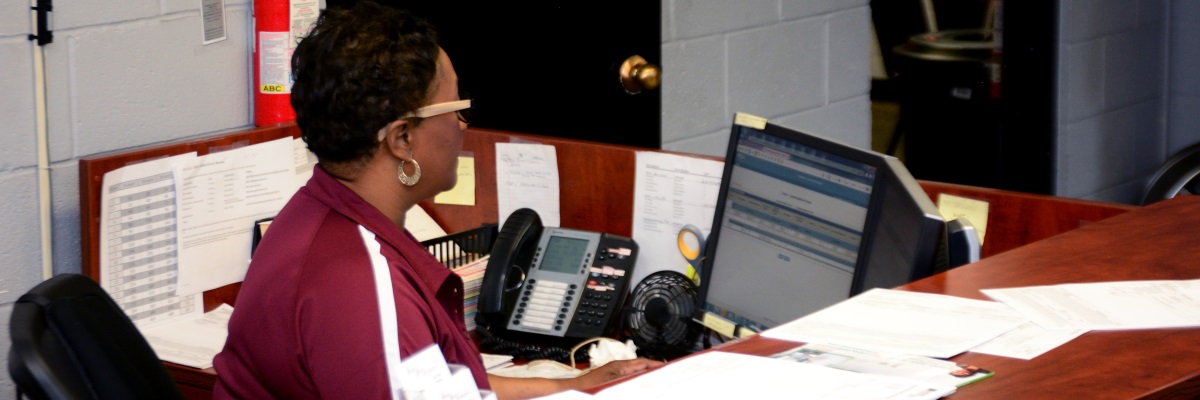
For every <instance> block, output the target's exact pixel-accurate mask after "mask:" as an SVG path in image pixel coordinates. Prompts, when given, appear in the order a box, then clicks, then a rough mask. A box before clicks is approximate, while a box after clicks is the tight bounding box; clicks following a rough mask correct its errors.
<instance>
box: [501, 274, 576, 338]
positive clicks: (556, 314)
mask: <svg viewBox="0 0 1200 400" xmlns="http://www.w3.org/2000/svg"><path fill="white" fill-rule="evenodd" d="M577 290H578V286H577V285H575V284H566V283H562V282H553V281H547V280H544V279H543V280H540V281H538V280H534V279H530V280H528V281H527V282H525V291H524V292H523V293H521V302H520V303H519V304H517V306H518V308H517V310H516V311H517V312H516V313H514V315H513V321H512V323H513V325H524V326H526V327H530V328H537V329H542V330H547V331H555V332H562V331H563V330H564V329H566V323H567V322H568V321H567V319H566V318H567V312H569V311H570V309H571V303H572V302H573V301H574V300H575V298H576V297H577V294H576V291H577Z"/></svg>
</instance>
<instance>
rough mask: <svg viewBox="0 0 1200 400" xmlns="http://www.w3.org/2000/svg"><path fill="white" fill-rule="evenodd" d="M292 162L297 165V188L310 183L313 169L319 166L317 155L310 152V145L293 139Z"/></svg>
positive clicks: (298, 139) (299, 139)
mask: <svg viewBox="0 0 1200 400" xmlns="http://www.w3.org/2000/svg"><path fill="white" fill-rule="evenodd" d="M292 157H293V160H292V162H293V163H295V165H296V187H297V188H299V187H301V186H304V184H306V183H308V180H309V179H311V178H312V174H313V168H314V167H316V165H317V155H316V154H313V152H311V151H308V144H307V143H305V142H304V139H301V138H295V139H292Z"/></svg>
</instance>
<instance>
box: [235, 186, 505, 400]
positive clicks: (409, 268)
mask: <svg viewBox="0 0 1200 400" xmlns="http://www.w3.org/2000/svg"><path fill="white" fill-rule="evenodd" d="M360 226H361V227H362V228H365V230H366V231H369V233H364V232H361V231H360ZM370 234H374V237H375V239H374V241H375V242H377V243H378V248H379V250H378V251H377V253H376V254H371V253H370V252H369V251H368V247H367V245H366V242H365V240H368V239H365V238H366V237H369V236H370ZM372 247H374V246H372ZM379 255H382V258H379V257H378V256H379ZM372 256H375V258H376V259H378V260H386V270H387V275H388V276H389V277H390V281H391V282H390V286H391V291H392V294H393V298H394V303H395V310H396V311H395V320H396V325H397V326H396V327H395V329H396V331H397V332H398V342H399V347H400V355H401V359H404V358H407V357H408V356H409V355H410V354H412V353H414V352H416V351H419V350H421V349H423V348H425V347H426V346H428V345H430V344H434V343H436V344H438V345H439V346H440V347H441V350H442V353H443V355H444V357H445V359H446V362H448V363H455V364H462V365H466V366H467V367H469V368H470V369H471V372H472V373H473V375H474V377H475V382H476V384H477V385H478V386H479V387H480V388H481V389H484V388H488V387H489V386H488V381H487V374H486V370H485V369H484V367H483V361H482V359H481V358H480V355H479V350H478V349H477V348H476V347H475V345H474V343H473V342H472V341H471V339H470V337H469V336H468V335H467V332H466V328H465V326H464V323H463V316H462V313H463V294H462V287H463V285H462V280H461V279H459V277H458V276H457V275H455V274H454V273H453V272H451V271H450V270H449V269H447V268H446V267H445V266H443V265H442V264H441V263H439V262H438V261H437V260H436V259H435V258H433V256H432V255H430V254H429V252H428V251H426V249H425V248H424V247H423V246H421V244H420V243H418V242H417V240H416V239H415V238H413V236H412V235H411V234H409V233H408V232H407V231H405V230H402V229H400V228H399V227H397V226H396V225H395V224H393V223H392V222H391V220H389V219H388V218H387V217H385V216H384V215H383V214H382V213H381V212H379V210H377V209H375V208H374V207H373V206H371V205H370V204H368V203H367V202H366V201H365V200H363V199H362V198H361V197H359V196H358V195H357V194H355V193H354V192H353V191H351V190H350V189H349V188H347V187H346V186H345V185H343V184H342V183H341V182H338V181H337V180H336V179H334V178H333V177H331V176H329V174H328V173H326V172H325V171H324V170H322V169H321V168H319V167H318V168H316V169H315V170H314V171H313V177H312V179H311V180H309V181H308V183H307V184H306V185H305V186H304V187H303V188H301V189H300V190H299V191H298V192H296V194H295V195H294V196H293V197H292V199H291V200H290V201H288V203H287V205H286V206H284V208H283V210H282V211H280V212H279V214H278V216H277V217H276V218H275V220H274V221H273V222H272V223H271V227H270V228H269V229H268V233H267V234H266V235H265V236H264V237H263V239H262V241H261V242H260V243H259V247H258V249H257V250H256V252H255V254H254V259H253V261H252V262H251V263H250V268H249V270H248V272H247V273H246V279H245V281H244V282H243V283H242V288H241V291H240V292H239V294H238V299H237V304H236V306H235V307H234V312H233V317H232V319H231V320H230V321H229V338H228V339H227V340H226V342H225V349H224V350H223V351H222V352H221V353H220V354H219V355H217V357H216V359H215V360H214V367H215V368H216V370H217V384H216V387H215V397H216V398H218V399H223V398H240V399H268V398H286V399H317V398H324V399H331V398H347V399H383V398H391V395H390V386H389V375H388V366H387V361H386V360H385V344H384V343H385V340H384V334H383V331H384V330H383V326H382V325H383V323H381V322H380V321H381V316H380V306H379V300H378V299H379V298H381V297H380V296H377V295H376V282H375V278H374V277H373V270H372V268H373V265H372V261H371V259H372ZM382 265H383V264H382V263H380V264H379V268H383V267H382ZM380 271H383V270H382V269H380ZM385 287H386V286H385ZM383 297H384V298H385V297H386V296H383ZM385 304H386V303H385ZM384 317H385V318H382V320H388V318H387V317H388V316H386V315H385V316H384Z"/></svg>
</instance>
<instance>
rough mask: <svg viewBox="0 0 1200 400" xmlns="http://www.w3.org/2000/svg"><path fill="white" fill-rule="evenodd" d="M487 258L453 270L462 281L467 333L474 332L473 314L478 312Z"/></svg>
mask: <svg viewBox="0 0 1200 400" xmlns="http://www.w3.org/2000/svg"><path fill="white" fill-rule="evenodd" d="M487 263H488V257H483V258H480V259H478V260H475V261H473V262H470V263H468V264H465V265H462V266H459V267H457V268H455V269H454V273H456V274H458V276H459V277H460V278H462V280H463V318H464V319H466V323H467V331H468V332H470V331H473V330H475V314H476V313H478V312H479V288H480V286H483V274H484V273H485V272H487Z"/></svg>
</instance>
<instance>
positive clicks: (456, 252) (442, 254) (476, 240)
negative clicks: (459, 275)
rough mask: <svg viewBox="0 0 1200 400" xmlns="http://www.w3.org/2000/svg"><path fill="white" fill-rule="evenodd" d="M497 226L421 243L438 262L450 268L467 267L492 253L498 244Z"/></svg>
mask: <svg viewBox="0 0 1200 400" xmlns="http://www.w3.org/2000/svg"><path fill="white" fill-rule="evenodd" d="M497 226H498V225H497V224H487V225H483V226H480V227H478V228H474V229H470V230H465V231H462V232H458V233H452V234H449V235H446V236H442V237H439V238H435V239H429V240H425V241H422V242H421V245H422V246H425V248H426V249H427V250H429V253H430V254H433V256H434V257H435V258H437V259H438V261H441V262H442V264H445V265H446V266H447V267H449V268H455V267H458V266H461V265H467V264H470V263H471V262H474V261H475V260H478V259H480V258H483V257H484V256H486V255H488V254H490V253H491V252H492V245H493V244H495V242H496V233H497V231H498V229H497Z"/></svg>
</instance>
